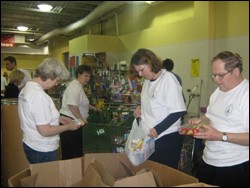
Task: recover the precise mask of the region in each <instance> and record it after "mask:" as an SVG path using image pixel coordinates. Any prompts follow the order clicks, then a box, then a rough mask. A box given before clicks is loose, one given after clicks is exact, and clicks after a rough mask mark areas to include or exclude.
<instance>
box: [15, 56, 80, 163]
mask: <svg viewBox="0 0 250 188" xmlns="http://www.w3.org/2000/svg"><path fill="white" fill-rule="evenodd" d="M68 77H69V72H68V71H67V69H66V68H65V66H64V65H63V63H62V62H60V61H59V60H57V59H53V58H47V59H45V60H44V61H43V62H42V63H41V64H40V65H39V66H38V68H37V69H36V72H35V75H34V78H33V80H32V81H29V82H27V83H26V85H25V86H24V88H23V89H22V90H21V92H20V94H19V97H18V114H19V119H20V124H21V129H22V131H23V147H24V152H25V155H26V157H27V159H28V161H29V162H30V163H31V164H33V163H42V162H49V161H54V160H56V151H57V149H58V147H59V134H60V133H62V132H64V131H68V130H71V131H75V130H77V129H79V128H80V127H81V126H82V125H83V124H79V125H76V124H75V123H74V122H73V121H72V120H71V119H69V118H66V117H59V116H60V115H59V112H58V110H57V109H56V106H55V104H54V102H53V100H52V99H51V97H50V96H49V95H47V93H46V92H45V90H47V89H50V88H52V87H54V86H56V85H57V84H58V83H59V82H60V80H65V79H67V78H68ZM59 121H60V122H61V123H63V124H64V125H63V126H59Z"/></svg>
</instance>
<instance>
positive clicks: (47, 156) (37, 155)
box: [23, 143, 56, 164]
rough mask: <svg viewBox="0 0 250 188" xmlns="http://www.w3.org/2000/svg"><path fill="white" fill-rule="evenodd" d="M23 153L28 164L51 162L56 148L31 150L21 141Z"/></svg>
mask: <svg viewBox="0 0 250 188" xmlns="http://www.w3.org/2000/svg"><path fill="white" fill-rule="evenodd" d="M23 149H24V153H25V155H26V158H27V160H28V161H29V163H30V164H35V163H44V162H51V161H55V160H56V150H55V151H50V152H40V151H36V150H33V149H32V148H30V147H29V146H28V145H26V144H25V143H23Z"/></svg>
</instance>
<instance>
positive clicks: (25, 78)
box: [18, 68, 32, 89]
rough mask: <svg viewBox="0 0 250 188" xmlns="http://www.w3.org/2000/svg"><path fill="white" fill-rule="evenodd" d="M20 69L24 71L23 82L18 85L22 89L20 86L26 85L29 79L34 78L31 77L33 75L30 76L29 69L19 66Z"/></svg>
mask: <svg viewBox="0 0 250 188" xmlns="http://www.w3.org/2000/svg"><path fill="white" fill-rule="evenodd" d="M18 70H20V71H22V72H23V73H24V78H23V80H22V82H21V83H20V84H19V86H18V88H19V89H20V88H22V87H24V86H25V84H26V83H27V82H28V81H30V80H32V78H31V76H30V73H29V72H28V71H27V70H24V69H20V68H18Z"/></svg>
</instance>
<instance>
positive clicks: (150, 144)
mask: <svg viewBox="0 0 250 188" xmlns="http://www.w3.org/2000/svg"><path fill="white" fill-rule="evenodd" d="M154 151H155V141H154V138H153V137H149V136H147V134H146V133H145V132H144V130H143V129H142V126H141V124H140V123H139V125H138V123H137V120H136V119H135V120H134V121H133V125H132V128H131V131H130V134H129V136H128V139H127V142H126V144H125V154H126V155H127V157H128V159H129V161H130V162H131V163H132V165H134V166H139V165H140V164H142V163H143V162H144V161H146V160H147V159H148V158H149V157H150V155H152V153H154Z"/></svg>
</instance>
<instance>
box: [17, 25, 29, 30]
mask: <svg viewBox="0 0 250 188" xmlns="http://www.w3.org/2000/svg"><path fill="white" fill-rule="evenodd" d="M17 29H18V30H19V31H27V30H28V29H29V28H28V27H26V26H17Z"/></svg>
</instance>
